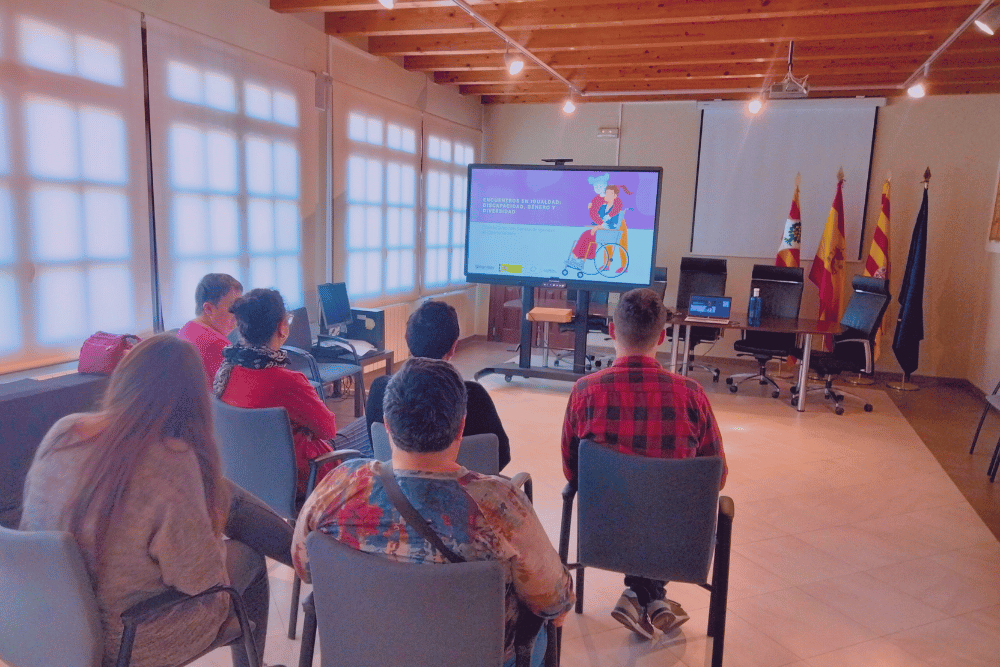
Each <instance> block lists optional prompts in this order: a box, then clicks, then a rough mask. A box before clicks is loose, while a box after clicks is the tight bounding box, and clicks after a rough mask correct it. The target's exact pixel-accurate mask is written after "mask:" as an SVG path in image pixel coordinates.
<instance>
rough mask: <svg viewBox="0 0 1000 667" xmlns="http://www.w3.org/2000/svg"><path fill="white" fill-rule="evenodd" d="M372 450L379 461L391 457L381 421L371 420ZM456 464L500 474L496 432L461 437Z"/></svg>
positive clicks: (474, 470) (387, 435)
mask: <svg viewBox="0 0 1000 667" xmlns="http://www.w3.org/2000/svg"><path fill="white" fill-rule="evenodd" d="M372 450H373V451H374V453H375V458H376V459H377V460H379V461H388V460H389V459H391V458H392V449H391V447H390V446H389V434H388V433H387V432H386V430H385V424H383V423H382V422H372ZM458 464H459V465H461V466H464V467H466V468H468V469H469V470H471V471H473V472H478V473H481V474H483V475H498V474H500V439H499V438H498V437H497V434H496V433H480V434H478V435H467V436H465V437H464V438H462V446H461V448H460V449H459V450H458Z"/></svg>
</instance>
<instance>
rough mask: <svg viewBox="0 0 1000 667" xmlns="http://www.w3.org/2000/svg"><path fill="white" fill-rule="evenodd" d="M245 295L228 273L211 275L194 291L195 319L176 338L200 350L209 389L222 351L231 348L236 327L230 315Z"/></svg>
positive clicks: (232, 316) (220, 363)
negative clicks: (234, 304)
mask: <svg viewBox="0 0 1000 667" xmlns="http://www.w3.org/2000/svg"><path fill="white" fill-rule="evenodd" d="M242 295H243V285H242V284H240V281H238V280H236V278H233V277H232V276H230V275H228V274H226V273H209V274H208V275H206V276H205V277H204V278H202V279H201V281H200V282H199V283H198V287H196V288H195V290H194V303H195V314H196V317H195V318H194V319H193V320H191V321H190V322H188V323H187V324H185V325H184V326H182V327H181V328H180V330H179V331H178V332H177V337H178V338H180V339H181V340H186V341H187V342H189V343H191V344H192V345H194V346H195V347H196V348H198V354H199V355H201V363H202V365H203V366H204V367H205V378H206V379H207V380H208V386H209V388H211V387H212V382H213V381H214V380H215V373H216V372H217V371H218V370H219V366H221V365H222V350H224V349H225V348H226V347H228V346H229V345H230V342H229V339H228V338H226V336H228V335H229V334H230V333H232V331H233V329H235V328H236V317H235V316H234V315H233V314H232V313H230V312H229V309H230V308H231V307H232V305H233V303H234V302H235V301H236V299H238V298H240V297H241V296H242Z"/></svg>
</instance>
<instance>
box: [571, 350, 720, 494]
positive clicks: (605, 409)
mask: <svg viewBox="0 0 1000 667" xmlns="http://www.w3.org/2000/svg"><path fill="white" fill-rule="evenodd" d="M581 440H593V441H594V442H597V443H599V444H602V445H604V446H606V447H610V448H611V449H615V450H617V451H619V452H623V453H625V454H637V455H639V456H651V457H656V458H665V459H687V458H693V457H695V456H719V457H722V461H723V473H722V482H723V483H725V481H726V472H727V470H726V467H725V461H726V455H725V452H723V450H722V434H720V433H719V426H718V424H716V422H715V415H714V414H712V406H711V405H710V404H709V402H708V396H706V395H705V390H704V389H702V388H701V385H699V384H698V383H697V382H695V381H694V380H689V379H688V378H686V377H683V376H680V375H676V374H674V373H669V372H667V371H666V370H664V369H663V368H662V367H661V366H660V365H659V364H658V363H657V362H656V361H655V360H653V359H651V358H649V357H644V356H629V357H619V358H618V359H616V360H615V363H614V364H612V366H611V367H610V368H606V369H605V370H603V371H599V372H597V373H594V374H592V375H587V376H586V377H582V378H580V379H579V380H577V382H576V384H575V385H574V386H573V391H572V393H571V394H570V396H569V403H568V404H567V405H566V419H565V421H564V422H563V435H562V454H563V472H565V473H566V479H568V480H569V482H570V483H571V484H573V485H576V469H577V456H578V451H579V446H580V441H581Z"/></svg>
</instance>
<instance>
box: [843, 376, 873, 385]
mask: <svg viewBox="0 0 1000 667" xmlns="http://www.w3.org/2000/svg"><path fill="white" fill-rule="evenodd" d="M844 382H846V383H848V384H853V385H854V386H856V387H870V386H871V385H873V384H875V378H873V377H871V376H869V375H863V374H861V373H858V374H857V377H845V378H844Z"/></svg>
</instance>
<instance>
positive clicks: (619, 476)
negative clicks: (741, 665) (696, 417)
mask: <svg viewBox="0 0 1000 667" xmlns="http://www.w3.org/2000/svg"><path fill="white" fill-rule="evenodd" d="M721 477H722V459H720V458H718V457H714V456H709V457H699V458H693V459H659V458H649V457H645V456H636V455H633V454H622V453H621V452H617V451H613V450H611V449H608V448H606V447H602V446H600V445H598V444H595V443H593V442H591V441H589V440H584V441H582V442H581V443H580V456H579V473H578V476H577V480H578V487H579V492H577V491H576V490H574V489H573V488H572V487H571V486H570V485H566V488H565V489H564V490H563V515H562V528H561V531H560V535H559V557H560V558H561V559H562V561H563V562H564V563H567V565H568V567H569V568H570V569H573V570H575V571H576V613H578V614H580V613H583V581H584V577H583V574H584V568H585V567H597V568H600V569H602V570H611V571H613V572H621V573H623V574H633V575H637V576H641V577H648V578H650V579H659V580H662V581H670V582H687V583H692V584H698V585H700V586H701V587H703V588H706V589H708V590H709V591H711V601H710V602H709V612H708V635H709V636H710V637H712V638H713V643H712V667H721V665H722V651H723V644H724V639H725V630H726V599H727V596H728V591H729V553H730V545H731V541H732V523H733V512H734V510H733V501H732V499H731V498H728V497H726V496H721V497H720V496H719V480H720V479H721ZM576 495H579V500H578V503H579V510H578V512H579V516H578V517H577V524H578V526H577V562H576V563H569V562H568V555H569V533H570V524H571V522H572V518H573V498H574V496H576ZM713 556H714V560H715V564H714V567H712V568H711V574H712V579H711V583H708V582H709V579H708V575H709V569H710V568H709V566H710V564H711V563H712V560H713Z"/></svg>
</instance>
